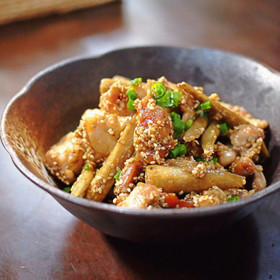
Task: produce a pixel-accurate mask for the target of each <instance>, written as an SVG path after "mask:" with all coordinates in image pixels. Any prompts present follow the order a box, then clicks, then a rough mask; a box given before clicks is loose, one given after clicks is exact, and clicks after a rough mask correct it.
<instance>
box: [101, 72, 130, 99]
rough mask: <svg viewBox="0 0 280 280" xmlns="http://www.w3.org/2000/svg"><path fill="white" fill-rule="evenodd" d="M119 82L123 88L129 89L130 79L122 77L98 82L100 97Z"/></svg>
mask: <svg viewBox="0 0 280 280" xmlns="http://www.w3.org/2000/svg"><path fill="white" fill-rule="evenodd" d="M117 81H119V82H120V84H122V85H123V86H127V87H130V84H129V82H130V79H128V78H126V77H123V76H118V75H116V76H114V77H113V78H104V79H102V80H101V81H100V85H99V91H100V94H101V95H102V94H103V93H105V92H107V91H108V90H109V89H110V87H111V86H112V85H113V84H114V83H115V82H117Z"/></svg>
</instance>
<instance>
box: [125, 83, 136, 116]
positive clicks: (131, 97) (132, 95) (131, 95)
mask: <svg viewBox="0 0 280 280" xmlns="http://www.w3.org/2000/svg"><path fill="white" fill-rule="evenodd" d="M126 94H127V96H128V102H127V108H128V109H129V110H131V111H133V110H135V107H134V105H133V102H134V100H135V99H136V98H137V93H136V92H135V91H134V90H133V89H132V88H130V89H129V90H128V91H127V92H126Z"/></svg>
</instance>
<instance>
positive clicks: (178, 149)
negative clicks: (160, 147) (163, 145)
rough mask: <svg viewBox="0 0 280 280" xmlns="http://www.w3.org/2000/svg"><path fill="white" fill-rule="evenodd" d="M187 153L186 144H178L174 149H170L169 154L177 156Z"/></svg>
mask: <svg viewBox="0 0 280 280" xmlns="http://www.w3.org/2000/svg"><path fill="white" fill-rule="evenodd" d="M186 153H187V147H186V145H185V144H178V145H177V146H175V147H174V149H173V150H171V151H170V153H169V156H170V157H171V158H175V157H178V156H182V155H185V154H186Z"/></svg>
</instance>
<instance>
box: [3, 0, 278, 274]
mask: <svg viewBox="0 0 280 280" xmlns="http://www.w3.org/2000/svg"><path fill="white" fill-rule="evenodd" d="M279 11H280V2H279V1H277V0H271V1H257V0H250V1H236V0H235V1H233V0H225V1H222V0H213V1H207V0H198V1H183V0H181V1H180V0H176V1H167V0H164V1H156V0H149V1H148V0H142V1H137V0H130V1H122V2H116V3H112V4H109V5H105V6H101V7H97V8H92V9H87V10H83V11H78V12H74V13H70V14H67V15H63V16H50V17H46V18H41V19H34V20H30V21H25V22H20V23H13V24H9V25H5V26H0V90H1V91H0V112H1V113H2V111H3V110H4V107H5V106H6V104H7V102H8V100H9V99H11V98H12V96H13V95H14V94H15V93H16V92H17V91H18V90H20V88H21V87H22V86H23V85H24V84H25V83H26V82H27V81H28V80H29V79H30V78H31V76H32V75H33V74H35V73H36V72H38V71H40V70H42V69H44V68H45V67H47V66H49V65H51V64H53V63H56V62H58V61H61V60H63V59H67V58H70V57H73V56H81V55H91V54H93V55H96V54H100V53H103V52H105V51H108V50H111V49H115V48H121V47H127V46H135V45H171V46H184V47H187V46H193V45H199V46H206V47H212V48H221V49H224V50H228V51H233V52H238V53H240V54H244V55H247V56H250V57H252V58H254V59H256V60H259V61H261V62H263V63H265V64H267V65H269V66H270V67H273V68H275V69H276V70H278V71H280V56H279V53H280V17H279ZM170 67H172V65H171V66H170ZM0 164H1V168H0V279H279V278H280V261H279V260H280V210H279V206H278V205H279V199H280V195H279V194H276V195H274V196H272V197H270V198H268V199H267V200H266V201H265V202H264V203H263V205H261V206H260V207H259V208H258V209H257V211H255V213H254V214H253V215H251V216H249V217H248V218H246V219H245V220H243V221H242V222H240V223H239V224H237V225H235V227H234V228H232V229H230V230H228V231H225V232H221V233H220V234H218V235H217V236H213V237H209V239H208V240H196V241H195V242H193V241H192V242H188V241H187V240H186V243H185V244H181V245H178V244H177V245H166V244H165V245H161V246H155V245H153V244H150V245H147V244H146V245H143V244H134V243H129V242H126V241H122V240H117V239H115V238H112V237H108V236H105V235H103V234H101V233H100V232H98V231H97V230H95V229H93V228H91V227H89V226H88V225H86V224H84V223H83V222H81V221H79V220H77V219H76V218H74V217H73V216H72V215H71V214H69V213H68V212H67V211H66V210H64V208H62V207H61V206H60V205H59V204H58V203H57V202H56V201H55V200H54V199H53V198H51V197H50V196H49V195H47V194H46V193H44V192H43V191H41V190H40V189H39V188H37V187H36V186H34V185H33V184H32V183H31V182H30V181H28V180H27V179H26V178H25V177H23V175H21V174H20V172H19V171H18V170H17V169H16V168H15V167H14V165H13V163H12V162H11V160H10V158H9V156H8V154H7V153H6V152H5V150H4V148H3V147H2V146H0Z"/></svg>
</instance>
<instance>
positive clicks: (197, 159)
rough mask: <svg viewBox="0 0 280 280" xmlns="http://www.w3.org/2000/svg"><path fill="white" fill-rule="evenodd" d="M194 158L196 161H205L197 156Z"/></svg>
mask: <svg viewBox="0 0 280 280" xmlns="http://www.w3.org/2000/svg"><path fill="white" fill-rule="evenodd" d="M195 160H196V161H197V162H200V161H202V162H205V159H204V158H201V157H197V158H195Z"/></svg>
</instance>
